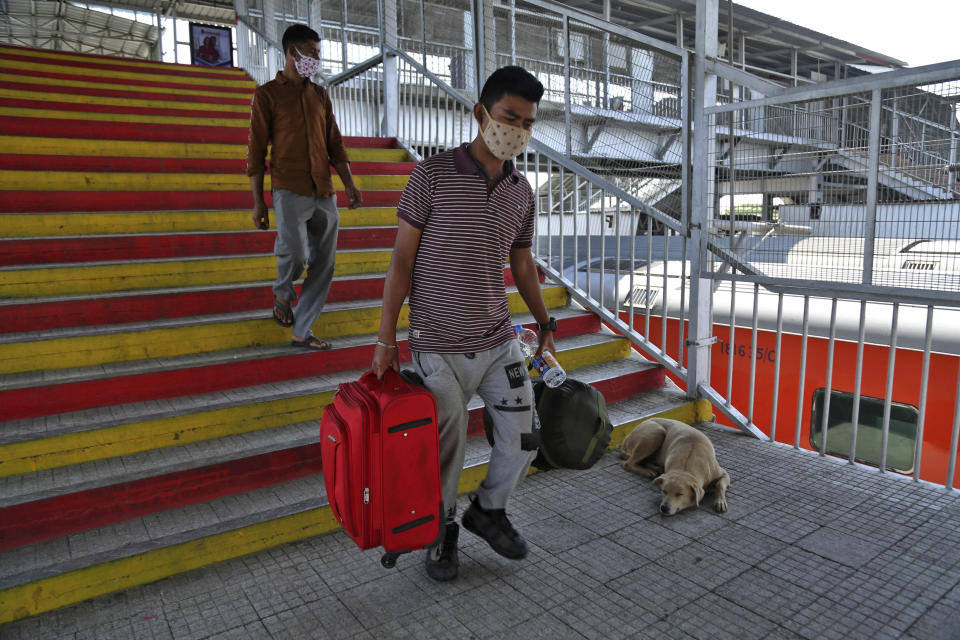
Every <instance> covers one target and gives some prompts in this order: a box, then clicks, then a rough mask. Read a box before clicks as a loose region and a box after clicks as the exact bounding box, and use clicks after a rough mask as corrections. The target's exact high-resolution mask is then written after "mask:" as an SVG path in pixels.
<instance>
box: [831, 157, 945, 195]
mask: <svg viewBox="0 0 960 640" xmlns="http://www.w3.org/2000/svg"><path fill="white" fill-rule="evenodd" d="M835 157H836V159H837V163H838V164H839V165H840V166H842V167H843V168H844V169H846V170H848V171H854V172H857V173H862V174H863V175H867V174H868V173H869V170H870V159H869V157H868V156H867V154H866V153H856V152H852V151H849V150H845V149H838V150H837V151H836V153H835ZM888 160H889V157H887V158H881V159H880V172H879V173H878V174H877V180H878V181H879V182H880V184H882V185H883V186H885V187H888V188H890V189H893V190H894V191H897V192H898V193H900V194H902V195H904V196H906V197H907V198H910V199H911V200H920V201H925V200H952V199H954V198H958V197H960V193H956V192H954V191H953V190H952V189H949V188H947V187H946V186H944V185H949V184H950V178H949V174H948V173H947V172H946V171H945V170H943V169H940V168H922V169H914V170H913V171H912V172H911V171H910V170H908V169H906V168H904V167H895V166H893V165H891V164H889V163H888ZM920 174H923V177H921V175H920Z"/></svg>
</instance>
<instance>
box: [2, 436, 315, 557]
mask: <svg viewBox="0 0 960 640" xmlns="http://www.w3.org/2000/svg"><path fill="white" fill-rule="evenodd" d="M321 472H322V468H321V466H320V443H319V442H317V443H316V444H312V445H308V446H303V447H295V448H292V449H284V450H282V451H274V452H271V453H268V454H263V455H259V456H252V457H249V458H242V459H240V460H233V461H231V462H227V463H223V464H217V465H211V466H207V467H201V468H198V469H190V470H188V471H182V472H179V473H171V474H168V475H164V476H159V477H155V478H147V479H144V480H139V481H136V482H128V483H124V484H120V485H113V486H108V487H103V488H99V489H92V490H89V491H81V492H78V493H74V494H70V495H67V496H60V497H57V498H48V499H46V500H37V501H35V502H30V503H25V504H21V505H15V506H12V507H7V508H4V509H0V551H5V550H7V549H12V548H14V547H19V546H22V545H25V544H30V543H33V542H40V541H42V540H48V539H50V538H55V537H57V536H64V535H68V534H71V533H76V532H78V531H86V530H88V529H94V528H96V527H103V526H106V525H109V524H114V523H117V522H122V521H124V520H130V519H133V518H139V517H142V516H146V515H149V514H151V513H155V512H157V511H163V510H165V509H176V508H178V507H184V506H187V505H191V504H197V503H199V502H206V501H208V500H215V499H217V498H222V497H224V496H228V495H234V494H238V493H244V492H246V491H253V490H254V489H260V488H263V487H269V486H271V485H274V484H278V483H280V482H287V481H290V480H295V479H297V478H303V477H305V476H308V475H314V474H319V473H321Z"/></svg>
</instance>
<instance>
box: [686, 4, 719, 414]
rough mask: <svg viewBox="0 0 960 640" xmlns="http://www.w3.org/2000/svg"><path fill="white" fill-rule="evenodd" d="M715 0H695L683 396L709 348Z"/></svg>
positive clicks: (703, 378)
mask: <svg viewBox="0 0 960 640" xmlns="http://www.w3.org/2000/svg"><path fill="white" fill-rule="evenodd" d="M718 16H719V10H718V0H697V38H696V58H695V59H696V66H695V69H694V84H695V85H696V88H695V90H694V106H693V118H694V122H693V144H692V147H693V153H692V156H693V195H692V200H691V207H690V229H689V231H690V234H689V236H690V241H689V242H690V258H691V260H690V329H689V338H688V344H687V381H686V382H687V397H689V398H697V397H699V388H700V385H706V384H709V383H710V349H711V345H712V340H711V337H712V335H713V317H712V316H713V308H712V307H713V296H712V288H711V281H710V280H709V279H708V278H702V277H700V275H701V273H702V272H703V270H704V269H708V268H709V266H708V263H707V240H708V234H707V231H708V229H709V227H710V217H711V211H710V202H709V200H708V199H709V197H710V195H711V194H716V193H717V192H716V189H715V186H714V166H713V162H714V155H715V154H714V150H713V148H714V142H713V139H712V138H711V137H710V136H709V135H708V134H709V132H708V131H707V125H708V123H709V118H708V117H707V115H706V114H705V113H704V109H705V108H706V107H707V106H712V105H714V104H716V100H717V76H716V75H714V74H708V73H707V72H706V60H707V58H708V57H712V58H715V57H716V56H717V26H718Z"/></svg>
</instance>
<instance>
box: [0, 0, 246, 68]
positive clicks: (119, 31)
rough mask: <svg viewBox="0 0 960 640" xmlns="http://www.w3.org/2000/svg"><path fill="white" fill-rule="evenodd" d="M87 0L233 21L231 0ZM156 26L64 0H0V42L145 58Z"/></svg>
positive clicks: (155, 35) (153, 42) (205, 19)
mask: <svg viewBox="0 0 960 640" xmlns="http://www.w3.org/2000/svg"><path fill="white" fill-rule="evenodd" d="M85 1H88V2H89V4H92V5H98V6H104V7H113V8H117V9H127V10H130V11H146V12H149V13H161V14H164V15H168V16H170V15H173V14H174V13H176V16H177V17H178V18H184V19H187V20H197V21H199V22H211V23H215V24H231V25H232V24H233V23H234V18H235V15H236V14H235V13H234V9H233V2H232V0H191V1H189V2H177V1H176V0H122V1H111V0H103V1H98V0H85ZM159 37H160V30H159V29H158V28H157V26H156V25H150V24H144V23H142V22H137V21H136V20H130V19H128V18H124V17H121V16H114V15H110V14H108V13H104V12H102V11H95V10H89V9H85V8H83V7H78V6H76V5H75V4H72V3H70V2H67V1H66V0H0V42H6V43H9V44H13V45H18V46H22V47H33V48H38V49H50V50H54V51H76V52H79V53H93V54H98V55H111V56H124V57H130V58H143V59H151V58H152V57H153V53H154V47H155V45H156V42H157V39H158V38H159Z"/></svg>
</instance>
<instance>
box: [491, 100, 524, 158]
mask: <svg viewBox="0 0 960 640" xmlns="http://www.w3.org/2000/svg"><path fill="white" fill-rule="evenodd" d="M481 106H483V105H481ZM483 112H484V113H486V114H487V120H488V122H487V128H486V129H484V130H483V131H482V132H481V133H482V134H483V141H484V142H485V143H486V144H487V148H488V149H490V153H492V154H493V157H494V158H496V159H497V160H512V159H513V158H516V157H517V156H518V155H520V154H521V153H523V150H524V149H526V148H527V143H528V142H530V132H529V131H527V130H526V129H521V128H520V127H514V126H513V125H509V124H504V123H502V122H497V121H496V120H494V119H493V118H491V117H490V112H489V111H487V108H486V107H483Z"/></svg>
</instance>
